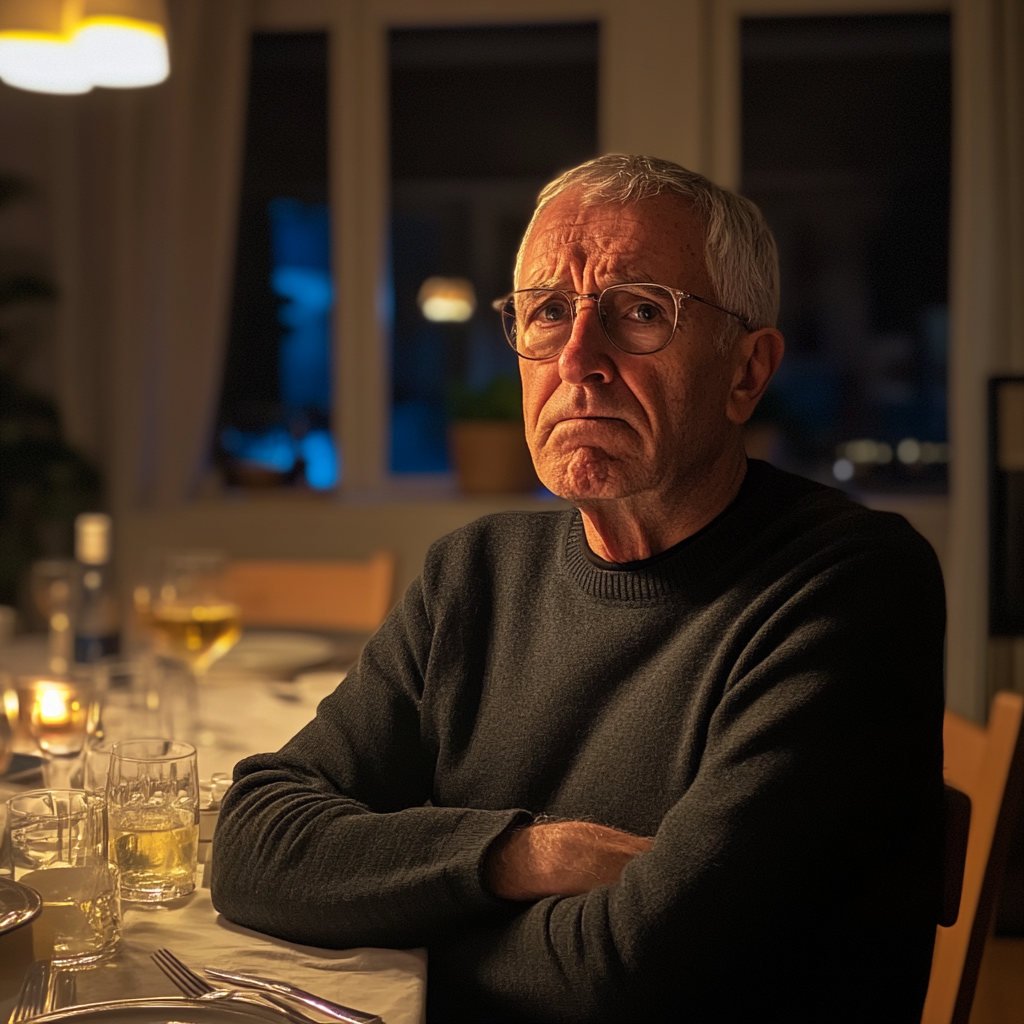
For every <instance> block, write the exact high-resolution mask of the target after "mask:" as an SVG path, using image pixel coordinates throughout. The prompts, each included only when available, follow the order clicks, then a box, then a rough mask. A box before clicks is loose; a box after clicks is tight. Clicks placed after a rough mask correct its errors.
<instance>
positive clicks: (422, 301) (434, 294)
mask: <svg viewBox="0 0 1024 1024" xmlns="http://www.w3.org/2000/svg"><path fill="white" fill-rule="evenodd" d="M416 302H417V303H418V304H419V307H420V312H422V313H423V315H424V316H425V317H426V318H427V319H428V320H434V321H436V322H438V323H444V322H454V323H462V322H463V321H464V320H468V319H469V318H470V317H471V316H472V315H473V311H474V310H475V309H476V293H475V292H474V291H473V285H472V283H471V282H469V281H467V280H466V279H465V278H464V277H428V278H427V279H426V281H424V282H423V284H421V285H420V290H419V294H418V295H417V296H416Z"/></svg>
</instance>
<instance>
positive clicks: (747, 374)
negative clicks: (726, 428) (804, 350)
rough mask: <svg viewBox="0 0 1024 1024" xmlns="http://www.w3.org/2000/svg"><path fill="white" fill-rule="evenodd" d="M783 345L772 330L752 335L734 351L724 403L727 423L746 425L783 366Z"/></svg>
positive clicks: (765, 328)
mask: <svg viewBox="0 0 1024 1024" xmlns="http://www.w3.org/2000/svg"><path fill="white" fill-rule="evenodd" d="M785 347H786V342H785V340H784V339H783V337H782V335H781V334H780V333H779V332H778V331H777V330H776V329H775V328H774V327H763V328H762V329H761V330H759V331H751V332H750V334H748V335H746V336H745V337H743V338H741V339H740V340H739V341H738V342H737V343H736V348H735V349H734V351H733V377H732V388H731V389H730V391H729V398H728V401H727V402H726V410H725V411H726V415H727V416H728V417H729V422H730V423H735V424H737V425H739V424H741V423H746V422H747V420H749V419H750V417H751V415H753V412H754V409H755V408H756V407H757V403H758V402H759V401H760V400H761V396H762V395H763V394H764V392H765V389H766V388H767V387H768V383H769V381H771V379H772V377H773V376H774V375H775V371H776V370H777V369H778V368H779V363H781V362H782V353H783V351H784V350H785Z"/></svg>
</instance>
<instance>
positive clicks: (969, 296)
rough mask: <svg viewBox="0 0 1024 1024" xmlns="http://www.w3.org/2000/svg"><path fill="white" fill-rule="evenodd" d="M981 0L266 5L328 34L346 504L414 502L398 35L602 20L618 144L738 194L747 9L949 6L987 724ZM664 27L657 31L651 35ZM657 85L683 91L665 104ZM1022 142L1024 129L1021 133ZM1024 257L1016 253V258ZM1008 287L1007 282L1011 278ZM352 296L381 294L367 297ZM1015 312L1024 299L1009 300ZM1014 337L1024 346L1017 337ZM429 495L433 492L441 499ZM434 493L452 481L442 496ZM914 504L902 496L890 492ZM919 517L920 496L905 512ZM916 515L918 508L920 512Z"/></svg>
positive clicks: (961, 440)
mask: <svg viewBox="0 0 1024 1024" xmlns="http://www.w3.org/2000/svg"><path fill="white" fill-rule="evenodd" d="M996 6H997V5H995V4H994V3H992V2H979V0H949V2H946V3H944V2H936V0H348V2H336V0H256V2H255V4H254V8H253V11H254V28H256V29H263V30H278V31H286V30H299V29H306V30H309V29H326V30H327V31H328V32H329V33H330V37H331V38H330V54H331V57H330V69H331V83H330V90H331V91H330V133H331V137H330V145H329V159H330V168H331V171H330V173H331V184H330V200H331V208H332V218H333V221H332V228H333V232H332V235H333V240H334V243H333V253H332V256H333V266H334V276H335V289H336V292H335V293H336V295H338V296H339V301H338V304H337V306H336V310H335V317H334V327H333V332H334V335H333V344H334V354H335V381H334V384H335V388H334V394H335V396H336V398H335V409H336V413H335V415H334V417H333V422H334V430H335V436H336V440H337V443H338V447H339V450H340V451H341V452H343V458H344V481H343V484H342V486H341V488H340V491H339V496H340V499H341V500H345V501H348V500H364V499H365V498H366V497H368V496H373V495H376V496H380V497H385V498H386V497H389V496H392V497H396V496H398V494H400V493H401V494H403V495H404V496H409V495H410V494H412V495H413V496H415V494H416V492H415V489H413V490H412V491H411V492H410V490H409V487H408V485H405V486H402V487H401V489H400V490H399V487H400V482H399V480H397V479H396V477H394V476H392V475H391V474H390V473H389V472H388V469H387V466H388V452H389V439H388V420H389V416H388V411H389V401H390V386H389V365H388V358H389V356H388V352H389V337H388V332H387V325H386V324H385V323H384V321H383V318H382V310H381V306H382V304H381V302H380V300H379V296H380V295H381V294H382V283H383V281H384V280H385V270H386V267H385V259H386V257H387V253H386V241H385V240H386V226H387V212H388V211H387V203H388V195H387V191H388V182H389V174H388V152H387V136H388V131H387V123H386V118H387V109H388V96H387V81H388V74H387V72H388V68H387V32H388V30H389V29H390V28H392V27H403V26H408V27H412V26H424V27H427V26H432V25H455V24H488V23H490V24H494V23H515V22H520V23H542V22H545V21H551V22H558V21H563V22H564V21H568V20H597V21H599V22H600V23H601V44H600V46H601V63H600V69H599V117H598V123H599V142H600V148H601V150H602V151H605V152H607V151H616V150H617V151H625V152H642V151H648V152H656V153H658V155H660V156H664V157H667V158H669V159H673V160H677V161H679V162H680V163H683V164H685V165H686V166H688V167H691V168H693V169H695V170H699V171H701V172H703V173H705V174H708V175H709V176H710V177H712V178H713V179H714V180H716V181H718V182H720V183H721V184H723V185H726V186H732V187H735V186H736V185H737V184H738V180H739V171H740V153H739V140H740V19H741V18H742V17H744V16H758V15H760V16H784V15H828V14H836V15H840V14H886V13H893V14H896V13H915V12H942V11H949V12H950V13H951V15H952V28H953V109H954V123H953V169H952V170H953V174H952V190H953V195H952V197H951V198H952V207H953V214H952V234H951V243H950V347H949V402H950V441H951V444H952V448H953V453H954V456H953V462H952V464H951V467H950V494H949V500H948V503H941V506H942V507H941V508H936V509H933V510H930V511H929V514H935V515H938V516H939V518H940V519H941V520H942V522H943V524H945V522H946V516H947V509H948V531H946V532H947V538H948V540H947V545H946V552H945V556H944V559H943V560H944V563H945V566H944V567H945V570H946V577H947V593H948V596H949V612H950V615H949V622H950V629H949V638H948V648H947V650H948V656H947V666H948V667H947V676H948V699H949V702H950V704H951V706H953V707H954V708H956V710H958V711H960V712H961V713H963V714H965V715H967V716H969V717H972V718H974V719H976V720H983V719H984V717H985V708H986V705H987V701H988V686H987V684H986V681H985V680H986V659H987V657H988V635H987V597H986V595H987V573H986V566H987V509H986V499H985V495H986V493H987V488H986V482H985V475H984V474H985V456H984V453H985V445H986V435H985V431H986V426H985V424H986V414H985V386H984V382H985V380H986V379H987V377H988V376H989V375H990V374H991V373H994V372H999V371H1005V370H1007V369H1012V368H1013V367H1014V366H1016V365H1018V364H1019V363H1020V361H1021V359H1024V353H1021V352H1019V351H1018V349H1019V347H1020V345H1019V342H1015V341H1013V339H1012V338H1009V339H1008V337H1007V332H1006V330H1005V329H1003V328H1004V327H1005V325H1002V321H1001V318H1003V317H1004V310H1003V306H1004V305H1005V303H1006V301H1007V300H1006V298H1005V296H1004V294H1003V291H1000V289H1001V288H1003V285H1001V284H1000V283H999V281H998V280H997V278H998V276H999V275H998V274H997V273H996V270H995V267H996V263H997V260H998V259H999V258H1000V254H1001V253H1003V251H1004V248H1005V246H1006V245H1007V244H1010V245H1012V241H1011V242H1010V243H1007V242H1006V241H1005V240H1003V239H1002V238H1001V236H1000V234H999V228H998V224H999V212H998V205H997V204H998V202H999V196H998V195H997V194H996V189H995V188H993V187H992V186H993V183H995V184H1000V181H1001V179H999V177H998V175H999V171H1000V166H1001V165H1000V164H999V160H1000V159H1001V156H1000V153H1001V149H1000V146H1002V145H1005V140H1003V139H1002V138H1001V137H1000V131H1001V130H1005V129H1004V128H1003V126H1002V125H1001V124H1000V123H999V122H998V117H999V116H1000V114H999V109H998V96H999V88H1000V85H999V83H998V82H997V80H996V78H997V75H998V67H999V66H1000V62H999V60H998V59H997V53H996V48H997V46H998V45H1000V44H999V42H998V32H997V31H996V30H995V25H996V19H997V16H998V12H997V11H996ZM652 26H657V31H652V30H651V29H652ZM651 96H666V97H677V98H678V102H672V101H669V102H667V103H666V104H665V105H663V106H662V105H659V104H654V103H651V102H649V101H648V98H649V97H651ZM1013 141H1015V142H1019V139H1017V140H1013ZM1010 255H1011V257H1012V255H1013V254H1012V253H1011V254H1010ZM1004 290H1005V289H1004ZM350 295H367V296H375V297H378V298H376V301H373V302H366V303H363V304H361V305H360V304H357V303H351V302H348V301H346V297H347V296H350ZM1010 312H1011V314H1013V310H1011V311H1010ZM1015 345H1016V347H1014V346H1015ZM429 496H430V495H429V493H428V492H424V497H429ZM434 496H436V490H435V491H434ZM889 504H890V506H892V507H897V508H899V507H901V506H900V504H899V502H898V501H897V502H895V503H892V502H890V503H889ZM904 511H906V512H907V513H908V514H911V508H910V504H909V503H906V508H905V509H904ZM911 518H912V519H913V515H912V514H911Z"/></svg>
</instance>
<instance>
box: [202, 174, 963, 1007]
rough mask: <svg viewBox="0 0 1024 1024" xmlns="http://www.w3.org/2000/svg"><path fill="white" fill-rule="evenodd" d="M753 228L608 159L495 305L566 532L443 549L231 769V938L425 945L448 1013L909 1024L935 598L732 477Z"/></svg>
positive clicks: (528, 520)
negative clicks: (244, 928) (240, 929)
mask: <svg viewBox="0 0 1024 1024" xmlns="http://www.w3.org/2000/svg"><path fill="white" fill-rule="evenodd" d="M776 267H777V261H776V256H775V247H774V243H773V241H772V238H771V235H770V233H769V231H768V229H767V227H766V226H765V224H764V222H763V220H762V219H761V216H760V214H759V212H758V211H757V209H756V208H755V207H754V206H753V205H752V204H750V203H749V202H747V201H746V200H744V199H742V198H740V197H738V196H735V195H733V194H731V193H729V192H726V191H724V190H722V189H719V188H717V187H716V186H714V185H713V184H712V183H710V182H709V181H707V180H706V179H704V178H702V177H700V176H699V175H697V174H693V173H691V172H689V171H686V170H684V169H683V168H681V167H679V166H677V165H675V164H670V163H667V162H665V161H660V160H653V159H649V158H642V157H626V156H619V155H614V156H607V157H602V158H600V159H598V160H594V161H591V162H589V163H587V164H584V165H582V166H581V167H578V168H576V169H574V170H572V171H569V172H567V173H566V174H564V175H562V176H561V177H560V178H559V179H558V180H556V181H555V182H553V183H552V184H551V185H549V186H548V187H547V188H546V189H545V190H544V191H543V192H542V193H541V196H540V201H539V204H538V208H537V212H536V214H535V215H534V218H533V221H532V222H531V224H530V226H529V228H528V230H527V233H526V237H525V239H524V242H523V245H522V249H521V251H520V256H519V262H518V266H517V273H516V289H517V290H516V291H514V292H513V293H512V294H511V295H510V296H509V297H508V298H507V299H505V300H502V302H501V303H500V307H501V310H502V317H503V319H504V321H505V325H506V333H507V334H508V337H509V340H510V341H511V343H512V344H513V345H514V347H515V349H516V351H517V352H518V354H519V356H520V357H521V359H520V367H521V371H522V379H523V407H524V412H525V419H526V434H527V439H528V441H529V444H530V449H531V451H532V453H533V459H534V462H535V464H536V467H537V472H538V473H539V475H540V478H541V480H543V481H544V483H545V484H546V485H547V486H548V487H549V488H550V489H551V490H552V491H554V492H555V493H556V494H559V495H561V496H563V497H564V498H567V499H569V501H571V502H572V504H573V505H574V506H575V507H574V508H573V509H572V510H571V511H555V512H544V513H535V514H526V513H506V514H503V515H496V516H489V517H486V518H485V519H482V520H479V521H478V522H475V523H473V524H471V525H470V526H467V527H465V528H464V529H462V530H458V531H456V532H455V533H453V534H451V535H450V536H448V537H445V538H442V539H441V540H440V541H438V542H437V543H436V544H435V545H434V546H433V548H432V549H431V551H430V553H429V555H428V556H427V560H426V563H425V565H424V569H423V573H422V575H421V576H420V578H419V579H418V580H417V581H416V582H415V583H414V584H413V585H412V587H411V588H410V589H409V591H408V593H407V594H406V595H405V598H404V600H403V601H402V603H401V604H400V605H399V606H398V607H397V608H396V609H395V611H394V612H393V613H392V614H391V616H390V617H389V618H388V620H387V622H386V623H385V624H384V625H383V626H382V627H381V629H380V630H379V632H378V633H377V634H376V635H375V636H374V637H373V638H372V639H371V640H370V642H369V643H368V644H367V646H366V649H365V651H364V653H363V655H362V657H361V659H360V661H359V664H358V665H357V666H356V668H355V669H353V671H352V672H351V673H350V674H349V676H348V679H347V680H346V681H345V683H344V684H342V686H340V687H339V688H338V690H337V691H336V692H335V693H334V694H333V695H332V696H331V697H329V698H328V699H327V700H325V701H324V702H323V703H322V704H321V706H320V708H319V710H318V712H317V717H316V719H315V720H314V721H313V722H311V723H310V724H309V725H308V726H307V727H306V728H305V729H303V730H302V732H300V733H299V734H298V735H297V736H296V737H295V738H294V739H293V740H291V741H290V742H289V743H288V744H287V745H286V746H285V747H284V749H283V750H281V751H280V752H279V753H277V754H265V755H260V756H258V757H252V758H249V759H248V760H246V761H243V762H242V763H241V764H240V765H239V767H238V769H237V770H236V782H235V785H234V788H233V789H232V790H231V793H230V795H229V797H228V799H227V801H226V804H225V807H224V810H223V812H222V815H221V821H220V827H219V829H218V832H217V837H216V841H215V862H216V865H217V868H216V872H215V874H214V902H215V904H216V906H217V907H218V908H219V909H220V910H221V911H222V912H223V913H224V914H226V915H227V916H228V917H229V918H231V919H233V920H235V921H238V922H240V923H242V924H246V925H248V926H250V927H253V928H257V929H260V930H262V931H266V932H269V933H271V934H274V935H278V936H282V937H284V938H287V939H291V940H293V941H297V942H303V943H309V944H312V945H318V946H333V947H347V946H359V945H381V946H414V945H426V946H428V947H429V950H430V982H429V997H428V1012H429V1017H430V1019H431V1020H437V1021H445V1022H455V1021H475V1022H492V1021H506V1020H508V1021H553V1022H554V1021H616V1022H622V1021H626V1020H645V1021H661V1020H666V1021H667V1020H672V1021H676V1020H682V1021H695V1022H707V1021H723V1022H725V1021H730V1022H731V1021H736V1022H740V1021H743V1022H752V1021H760V1020H780V1021H787V1022H793V1021H826V1020H827V1021H833V1022H834V1021H858V1022H866V1021H872V1022H879V1021H901V1022H907V1024H911V1022H914V1024H916V1021H917V1020H919V1018H920V1012H921V1005H922V1001H923V997H924V991H925V987H926V984H927V977H928V968H929V963H930V959H931V949H932V942H933V939H934V927H935V909H936V903H937V899H936V890H937V879H938V864H939V850H940V846H941V839H940V808H941V786H942V776H941V763H942V748H941V719H942V704H943V695H942V644H943V628H944V610H943V591H942V581H941V576H940V573H939V569H938V566H937V563H936V560H935V557H934V555H933V553H932V551H931V549H930V548H929V547H928V545H927V544H926V543H925V542H924V541H923V540H922V539H921V538H920V537H919V536H918V535H917V534H916V533H915V532H914V531H913V530H912V529H910V527H909V526H908V525H907V523H906V522H905V521H904V520H903V519H901V518H900V517H898V516H895V515H887V514H881V513H876V512H869V511H867V510H866V509H864V508H862V507H860V506H858V505H856V504H854V503H853V502H852V501H850V500H848V499H847V498H846V497H844V496H843V495H842V494H840V493H839V492H837V491H835V490H832V489H829V488H826V487H823V486H820V485H818V484H815V483H811V482H809V481H807V480H803V479H801V478H799V477H795V476H791V475H789V474H786V473H783V472H780V471H779V470H776V469H774V468H772V467H771V466H769V465H767V464H765V463H760V462H755V461H749V460H747V458H746V457H745V455H744V450H743V442H742V437H741V428H742V425H743V424H744V422H745V421H746V420H747V419H748V418H749V417H750V415H751V413H752V412H753V410H754V407H755V406H756V404H757V402H758V400H759V399H760V397H761V396H762V395H763V393H764V390H765V388H766V387H767V385H768V382H769V380H770V379H771V377H772V374H773V373H774V371H775V369H776V368H777V366H778V364H779V360H780V359H781V357H782V349H783V339H782V336H781V335H780V334H779V332H778V331H777V330H776V329H775V327H774V323H775V316H776V311H777V269H776Z"/></svg>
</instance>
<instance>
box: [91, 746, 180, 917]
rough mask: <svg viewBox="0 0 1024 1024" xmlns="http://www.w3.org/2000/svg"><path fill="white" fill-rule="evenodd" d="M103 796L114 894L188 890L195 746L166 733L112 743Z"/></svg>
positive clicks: (172, 894)
mask: <svg viewBox="0 0 1024 1024" xmlns="http://www.w3.org/2000/svg"><path fill="white" fill-rule="evenodd" d="M106 794H107V807H108V816H109V822H110V852H111V858H112V859H113V861H114V862H115V863H116V864H117V867H118V870H119V872H120V879H121V898H122V899H126V900H138V901H142V902H148V903H156V902H161V901H163V900H171V899H176V898H177V897H179V896H185V895H186V894H188V893H190V892H192V890H193V889H194V888H195V887H196V871H197V867H198V854H199V771H198V768H197V764H196V748H195V747H193V746H192V745H191V744H189V743H183V742H181V741H180V740H169V739H133V740H122V741H121V742H120V743H115V744H114V746H113V748H112V750H111V753H110V764H109V768H108V770H107V789H106Z"/></svg>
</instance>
